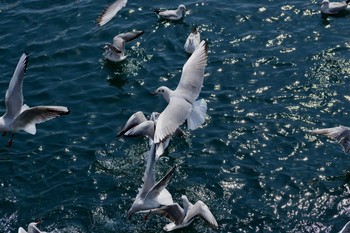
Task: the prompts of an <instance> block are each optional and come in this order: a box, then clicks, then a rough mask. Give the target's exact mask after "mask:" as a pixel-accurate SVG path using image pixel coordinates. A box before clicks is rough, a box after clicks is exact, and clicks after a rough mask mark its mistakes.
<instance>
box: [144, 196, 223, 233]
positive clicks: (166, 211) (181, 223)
mask: <svg viewBox="0 0 350 233" xmlns="http://www.w3.org/2000/svg"><path fill="white" fill-rule="evenodd" d="M181 199H182V201H183V207H184V208H181V206H180V205H179V204H178V203H174V204H171V205H168V206H164V207H160V208H158V209H154V210H151V212H150V213H149V214H151V213H154V214H158V215H162V216H165V217H166V218H169V219H170V220H171V221H172V222H171V223H169V224H167V225H165V226H164V228H163V229H164V230H165V231H173V230H176V229H179V228H184V227H187V226H189V225H190V224H191V223H192V221H193V220H194V218H195V217H201V218H202V219H203V220H205V221H206V222H207V223H208V224H209V225H210V226H211V227H212V228H217V227H218V223H217V221H216V219H215V217H214V215H213V214H212V213H211V211H210V210H209V208H208V206H207V205H206V204H204V203H203V202H202V201H197V202H196V203H195V204H194V205H193V204H192V203H191V202H189V201H188V199H187V197H186V196H185V195H182V196H181Z"/></svg>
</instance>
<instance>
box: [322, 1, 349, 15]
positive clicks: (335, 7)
mask: <svg viewBox="0 0 350 233" xmlns="http://www.w3.org/2000/svg"><path fill="white" fill-rule="evenodd" d="M349 2H350V0H346V1H342V2H329V0H323V1H322V3H321V12H322V13H323V14H327V15H334V14H338V13H339V12H341V11H343V10H345V9H346V8H347V6H348V3H349Z"/></svg>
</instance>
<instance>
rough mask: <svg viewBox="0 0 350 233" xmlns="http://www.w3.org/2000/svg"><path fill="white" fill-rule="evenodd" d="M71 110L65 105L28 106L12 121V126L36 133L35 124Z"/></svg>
mask: <svg viewBox="0 0 350 233" xmlns="http://www.w3.org/2000/svg"><path fill="white" fill-rule="evenodd" d="M69 113H70V111H69V109H68V108H67V107H63V106H37V107H33V108H28V107H26V109H25V110H23V111H22V112H21V114H20V115H19V116H18V117H17V118H16V119H15V120H14V121H13V122H12V125H11V127H12V128H13V129H15V130H20V129H23V130H25V131H27V132H28V133H31V134H35V133H36V130H35V124H38V123H42V122H44V121H48V120H51V119H53V118H55V117H58V116H60V115H67V114H69Z"/></svg>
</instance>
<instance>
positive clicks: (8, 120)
mask: <svg viewBox="0 0 350 233" xmlns="http://www.w3.org/2000/svg"><path fill="white" fill-rule="evenodd" d="M27 65H28V55H27V54H25V53H23V54H22V56H21V58H20V59H19V61H18V64H17V66H16V69H15V72H14V74H13V76H12V78H11V81H10V84H9V87H8V89H7V91H6V95H5V105H6V113H5V114H4V115H3V116H2V117H0V131H2V132H3V136H5V135H6V132H7V131H11V132H12V136H11V139H10V141H9V142H8V145H9V146H11V145H12V140H13V136H14V132H15V131H19V130H24V131H26V132H27V133H30V134H33V135H34V134H35V133H36V127H35V124H38V123H42V122H44V121H47V120H51V119H53V118H55V117H58V116H61V115H67V114H69V113H70V111H69V109H68V108H67V107H63V106H37V107H28V106H27V105H25V104H23V92H22V87H23V79H24V75H25V72H26V69H27Z"/></svg>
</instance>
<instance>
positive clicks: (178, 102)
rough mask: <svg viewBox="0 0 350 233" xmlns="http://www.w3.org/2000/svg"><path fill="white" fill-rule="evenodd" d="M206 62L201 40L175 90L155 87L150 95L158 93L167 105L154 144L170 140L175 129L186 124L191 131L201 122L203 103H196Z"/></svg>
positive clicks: (203, 112)
mask: <svg viewBox="0 0 350 233" xmlns="http://www.w3.org/2000/svg"><path fill="white" fill-rule="evenodd" d="M207 60H208V47H207V43H206V42H205V41H202V42H201V43H200V44H199V46H198V48H197V49H196V50H195V52H194V53H193V54H192V55H191V57H190V58H189V59H188V60H187V62H186V63H185V65H184V66H183V68H182V75H181V79H180V82H179V84H178V86H177V87H176V89H175V90H174V91H173V90H170V89H169V88H168V87H165V86H162V87H159V88H158V89H157V90H156V92H155V93H154V94H161V95H162V96H163V97H164V98H165V100H166V101H167V102H168V105H167V107H166V108H165V109H164V111H163V112H162V113H161V114H160V115H159V117H158V121H157V126H156V130H155V133H154V143H156V144H157V143H159V142H162V141H164V140H166V139H167V138H168V137H170V136H171V135H172V134H173V133H174V132H175V131H176V129H177V128H178V127H179V126H180V125H181V124H183V123H184V122H185V121H187V127H188V129H191V130H194V129H196V128H198V127H199V126H200V125H202V124H203V123H204V121H205V116H206V110H207V103H206V102H205V100H203V99H201V100H197V101H196V99H197V97H198V96H199V93H200V91H201V89H202V85H203V79H204V69H205V67H206V65H207Z"/></svg>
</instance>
